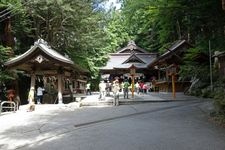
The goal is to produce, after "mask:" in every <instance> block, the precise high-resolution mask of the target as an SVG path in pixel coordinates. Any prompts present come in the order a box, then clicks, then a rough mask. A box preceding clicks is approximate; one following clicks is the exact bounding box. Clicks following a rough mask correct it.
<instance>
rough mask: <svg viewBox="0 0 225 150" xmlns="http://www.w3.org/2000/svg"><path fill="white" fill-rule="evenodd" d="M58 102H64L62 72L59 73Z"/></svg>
mask: <svg viewBox="0 0 225 150" xmlns="http://www.w3.org/2000/svg"><path fill="white" fill-rule="evenodd" d="M57 78H58V104H63V98H62V86H63V85H62V74H58V76H57Z"/></svg>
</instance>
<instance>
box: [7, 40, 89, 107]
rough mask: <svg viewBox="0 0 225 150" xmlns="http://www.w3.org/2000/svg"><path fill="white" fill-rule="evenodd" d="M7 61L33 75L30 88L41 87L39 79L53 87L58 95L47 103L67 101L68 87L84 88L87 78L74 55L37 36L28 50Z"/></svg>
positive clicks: (45, 86)
mask: <svg viewBox="0 0 225 150" xmlns="http://www.w3.org/2000/svg"><path fill="white" fill-rule="evenodd" d="M4 65H5V66H6V68H7V69H10V70H20V71H22V72H23V73H24V74H27V75H29V76H30V78H31V81H30V88H37V85H36V84H37V83H38V82H39V83H42V86H44V88H45V89H46V90H49V88H51V87H53V88H54V90H55V92H56V94H57V96H56V98H54V99H52V100H51V101H47V102H46V103H55V102H56V100H57V101H58V103H59V104H61V103H63V94H64V93H65V92H66V91H68V90H70V92H72V93H73V92H75V91H78V90H80V91H81V90H82V89H83V90H84V87H85V82H86V80H87V78H86V75H87V72H86V71H84V70H81V69H80V67H79V66H77V65H76V64H74V62H73V61H72V60H71V59H70V58H68V57H66V56H63V55H61V54H60V53H58V52H56V51H55V50H53V49H52V48H51V47H50V46H49V45H48V43H47V42H46V41H44V40H43V39H39V40H37V41H36V42H35V43H34V45H33V46H32V47H31V48H30V49H29V50H28V51H26V52H25V53H24V54H22V55H19V56H17V57H15V58H12V59H10V60H9V61H7V62H6V63H5V64H4ZM81 81H82V82H81ZM78 86H79V87H78ZM80 87H81V88H82V89H80ZM26 92H27V91H26ZM48 99H49V98H48Z"/></svg>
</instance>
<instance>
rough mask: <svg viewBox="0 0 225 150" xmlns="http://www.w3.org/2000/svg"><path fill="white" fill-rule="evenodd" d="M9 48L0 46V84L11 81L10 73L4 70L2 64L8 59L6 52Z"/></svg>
mask: <svg viewBox="0 0 225 150" xmlns="http://www.w3.org/2000/svg"><path fill="white" fill-rule="evenodd" d="M8 50H9V48H5V47H3V46H2V45H0V84H1V83H3V82H4V81H7V80H9V79H12V77H11V75H10V73H9V72H8V71H7V70H5V69H4V66H3V63H4V62H5V61H6V60H7V59H8V54H7V51H8Z"/></svg>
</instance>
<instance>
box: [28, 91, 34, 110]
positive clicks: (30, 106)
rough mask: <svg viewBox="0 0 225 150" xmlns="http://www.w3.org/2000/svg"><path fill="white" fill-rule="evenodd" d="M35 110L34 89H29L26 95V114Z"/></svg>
mask: <svg viewBox="0 0 225 150" xmlns="http://www.w3.org/2000/svg"><path fill="white" fill-rule="evenodd" d="M34 110H35V102H34V87H31V88H30V91H29V94H28V110H27V111H28V112H31V111H34Z"/></svg>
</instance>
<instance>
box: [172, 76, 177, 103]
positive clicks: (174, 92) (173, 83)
mask: <svg viewBox="0 0 225 150" xmlns="http://www.w3.org/2000/svg"><path fill="white" fill-rule="evenodd" d="M172 90H173V98H174V99H176V87H175V74H172Z"/></svg>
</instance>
